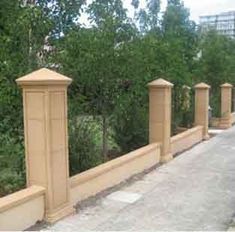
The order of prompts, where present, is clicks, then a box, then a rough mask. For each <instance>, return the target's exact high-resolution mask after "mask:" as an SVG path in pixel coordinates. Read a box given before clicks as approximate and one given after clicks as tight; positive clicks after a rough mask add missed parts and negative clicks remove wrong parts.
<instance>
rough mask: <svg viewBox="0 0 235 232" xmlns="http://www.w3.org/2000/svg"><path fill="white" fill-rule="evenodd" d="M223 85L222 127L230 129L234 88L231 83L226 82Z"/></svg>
mask: <svg viewBox="0 0 235 232" xmlns="http://www.w3.org/2000/svg"><path fill="white" fill-rule="evenodd" d="M220 87H221V119H220V128H221V129H228V128H230V127H231V126H232V118H231V110H232V89H233V86H232V85H231V84H228V83H225V84H223V85H221V86H220Z"/></svg>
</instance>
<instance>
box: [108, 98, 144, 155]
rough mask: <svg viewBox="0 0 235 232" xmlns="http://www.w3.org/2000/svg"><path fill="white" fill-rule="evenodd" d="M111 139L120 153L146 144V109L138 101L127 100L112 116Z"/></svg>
mask: <svg viewBox="0 0 235 232" xmlns="http://www.w3.org/2000/svg"><path fill="white" fill-rule="evenodd" d="M112 128H113V130H114V133H113V137H114V140H115V142H116V143H117V145H118V146H119V147H120V149H121V151H122V152H130V151H133V150H135V149H137V148H140V147H142V146H144V145H146V144H147V143H148V109H147V106H146V105H142V104H141V103H140V102H138V100H127V99H126V101H124V102H123V104H122V106H121V107H120V108H117V109H116V111H115V114H114V119H113V125H112Z"/></svg>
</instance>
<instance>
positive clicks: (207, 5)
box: [123, 0, 235, 22]
mask: <svg viewBox="0 0 235 232" xmlns="http://www.w3.org/2000/svg"><path fill="white" fill-rule="evenodd" d="M140 2H141V4H142V7H143V6H144V4H143V2H145V1H144V0H140ZM166 2H167V0H162V4H161V8H162V11H164V9H165V7H166ZM123 3H124V6H125V7H126V8H128V10H129V11H130V14H131V15H132V12H133V9H132V7H131V6H130V3H131V0H123ZM184 4H185V6H186V7H187V8H189V9H190V12H191V19H193V20H194V21H196V22H198V21H199V16H201V15H207V14H218V13H221V12H224V11H225V12H226V11H231V10H235V0H184Z"/></svg>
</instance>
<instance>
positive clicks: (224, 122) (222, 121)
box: [219, 118, 232, 130]
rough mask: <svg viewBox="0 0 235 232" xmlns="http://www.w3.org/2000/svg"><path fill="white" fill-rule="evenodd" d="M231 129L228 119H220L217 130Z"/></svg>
mask: <svg viewBox="0 0 235 232" xmlns="http://www.w3.org/2000/svg"><path fill="white" fill-rule="evenodd" d="M231 127H232V122H231V119H230V118H221V119H220V124H219V128H220V129H224V130H225V129H229V128H231Z"/></svg>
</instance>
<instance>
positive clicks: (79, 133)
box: [69, 116, 102, 175]
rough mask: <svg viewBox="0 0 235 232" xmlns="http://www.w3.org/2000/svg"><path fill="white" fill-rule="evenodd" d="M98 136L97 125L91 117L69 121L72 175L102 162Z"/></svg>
mask: <svg viewBox="0 0 235 232" xmlns="http://www.w3.org/2000/svg"><path fill="white" fill-rule="evenodd" d="M97 134H98V131H97V127H96V124H95V123H94V120H92V119H91V118H89V117H86V116H83V117H77V118H76V117H74V118H73V119H72V120H70V121H69V154H70V155H69V159H70V162H69V163H70V175H74V174H77V173H79V172H82V171H85V170H87V169H89V168H92V167H95V166H97V165H98V164H100V163H101V162H102V155H101V149H100V147H99V146H98V143H97V137H96V136H97Z"/></svg>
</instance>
